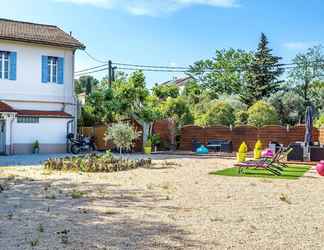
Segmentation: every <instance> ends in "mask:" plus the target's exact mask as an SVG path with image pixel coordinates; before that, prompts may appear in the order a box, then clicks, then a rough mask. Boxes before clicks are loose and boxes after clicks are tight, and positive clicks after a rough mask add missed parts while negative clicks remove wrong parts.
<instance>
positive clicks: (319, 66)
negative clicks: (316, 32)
mask: <svg viewBox="0 0 324 250" xmlns="http://www.w3.org/2000/svg"><path fill="white" fill-rule="evenodd" d="M323 61H324V54H323V47H322V46H321V45H318V46H314V47H313V48H309V49H308V50H307V51H306V52H305V53H299V54H297V55H296V57H295V58H294V59H293V62H294V64H295V65H294V66H295V67H293V68H292V69H291V70H290V72H289V81H290V83H291V84H293V85H294V87H295V88H296V91H297V92H298V93H299V94H300V95H301V96H302V97H303V99H304V103H305V106H306V105H308V104H309V102H310V98H311V96H310V95H311V84H312V82H314V81H323V80H324V64H323Z"/></svg>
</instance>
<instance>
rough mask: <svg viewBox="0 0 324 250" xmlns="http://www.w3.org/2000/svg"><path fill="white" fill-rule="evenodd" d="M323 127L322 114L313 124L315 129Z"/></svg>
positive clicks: (323, 116) (323, 115)
mask: <svg viewBox="0 0 324 250" xmlns="http://www.w3.org/2000/svg"><path fill="white" fill-rule="evenodd" d="M323 126H324V113H323V114H321V115H320V116H319V117H318V118H317V119H316V120H315V122H314V127H315V128H320V127H323Z"/></svg>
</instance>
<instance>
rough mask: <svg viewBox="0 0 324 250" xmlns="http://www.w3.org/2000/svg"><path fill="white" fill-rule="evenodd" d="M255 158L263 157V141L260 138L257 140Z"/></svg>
mask: <svg viewBox="0 0 324 250" xmlns="http://www.w3.org/2000/svg"><path fill="white" fill-rule="evenodd" d="M253 153H254V159H255V160H258V159H260V158H261V154H262V143H261V141H260V140H257V142H256V143H255V146H254V151H253Z"/></svg>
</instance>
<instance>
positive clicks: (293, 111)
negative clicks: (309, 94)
mask: <svg viewBox="0 0 324 250" xmlns="http://www.w3.org/2000/svg"><path fill="white" fill-rule="evenodd" d="M267 101H268V102H269V103H270V104H271V105H272V106H274V107H275V109H276V111H277V113H278V117H279V121H280V123H281V124H282V125H286V124H289V125H295V124H297V123H299V122H301V121H302V119H303V118H304V116H305V106H304V102H303V98H302V97H301V96H300V95H298V94H297V93H296V92H295V91H293V90H289V91H284V92H282V91H279V92H277V93H274V94H273V95H271V96H270V97H269V98H268V99H267Z"/></svg>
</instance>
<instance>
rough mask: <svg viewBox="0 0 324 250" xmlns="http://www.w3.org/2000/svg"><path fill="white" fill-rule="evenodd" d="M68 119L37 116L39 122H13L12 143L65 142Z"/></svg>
mask: <svg viewBox="0 0 324 250" xmlns="http://www.w3.org/2000/svg"><path fill="white" fill-rule="evenodd" d="M68 121H69V119H65V118H39V123H17V120H15V121H14V123H13V144H27V143H29V144H31V143H33V142H35V141H36V140H38V141H39V143H40V144H42V143H43V144H65V143H66V125H67V122H68Z"/></svg>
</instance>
